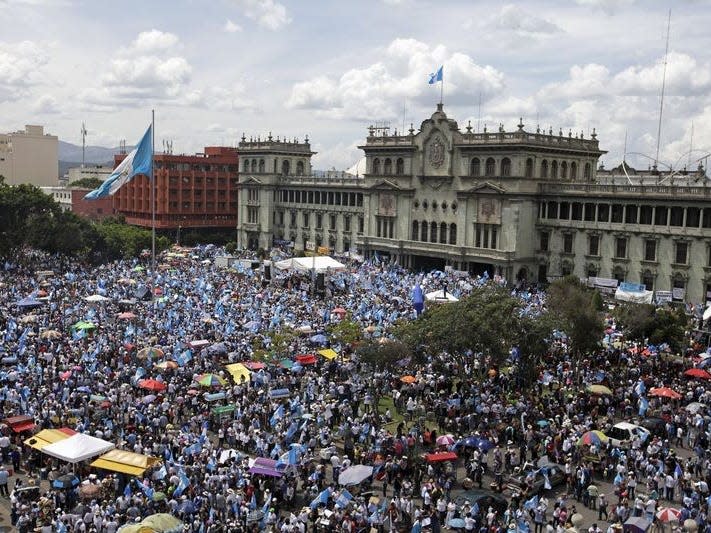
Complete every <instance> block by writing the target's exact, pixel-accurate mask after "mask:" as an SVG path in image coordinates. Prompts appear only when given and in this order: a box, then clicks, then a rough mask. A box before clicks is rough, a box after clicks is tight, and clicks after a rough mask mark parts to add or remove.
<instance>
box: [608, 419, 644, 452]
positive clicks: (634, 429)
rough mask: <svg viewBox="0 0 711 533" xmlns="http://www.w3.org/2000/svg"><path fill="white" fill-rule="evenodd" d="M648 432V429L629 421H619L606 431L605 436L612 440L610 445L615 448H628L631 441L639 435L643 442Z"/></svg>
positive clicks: (630, 445)
mask: <svg viewBox="0 0 711 533" xmlns="http://www.w3.org/2000/svg"><path fill="white" fill-rule="evenodd" d="M649 435H650V432H649V430H648V429H646V428H644V427H642V426H638V425H637V424H631V423H630V422H620V423H618V424H615V425H614V426H612V428H611V429H610V430H609V431H608V432H607V436H608V438H609V439H610V441H611V442H612V445H613V446H615V447H617V448H623V449H626V450H627V449H629V448H631V447H632V441H633V440H634V439H635V438H636V437H639V438H640V440H641V441H642V444H644V443H645V442H646V441H647V439H648V438H649Z"/></svg>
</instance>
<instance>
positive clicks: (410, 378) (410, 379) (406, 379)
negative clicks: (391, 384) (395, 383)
mask: <svg viewBox="0 0 711 533" xmlns="http://www.w3.org/2000/svg"><path fill="white" fill-rule="evenodd" d="M400 381H402V382H403V383H415V382H416V381H417V378H416V377H415V376H402V377H401V378H400Z"/></svg>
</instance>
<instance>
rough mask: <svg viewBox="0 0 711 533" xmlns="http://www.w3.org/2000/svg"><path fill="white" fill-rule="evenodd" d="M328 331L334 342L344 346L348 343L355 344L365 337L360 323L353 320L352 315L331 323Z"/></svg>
mask: <svg viewBox="0 0 711 533" xmlns="http://www.w3.org/2000/svg"><path fill="white" fill-rule="evenodd" d="M326 331H327V332H328V334H329V335H330V336H331V338H332V339H333V341H334V342H336V343H338V344H341V345H343V346H345V345H346V344H350V345H354V344H356V343H358V342H360V341H361V340H362V339H363V331H362V329H361V327H360V325H358V324H357V323H356V322H353V321H352V320H351V319H350V317H346V318H344V319H343V320H340V321H338V322H336V323H335V324H331V325H329V326H328V327H327V328H326Z"/></svg>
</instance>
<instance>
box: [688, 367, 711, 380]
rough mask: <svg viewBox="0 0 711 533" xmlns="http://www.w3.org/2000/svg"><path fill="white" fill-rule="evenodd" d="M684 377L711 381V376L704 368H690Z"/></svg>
mask: <svg viewBox="0 0 711 533" xmlns="http://www.w3.org/2000/svg"><path fill="white" fill-rule="evenodd" d="M684 375H685V376H689V377H690V378H699V379H711V374H709V373H708V372H706V370H704V369H703V368H690V369H689V370H687V371H686V372H684Z"/></svg>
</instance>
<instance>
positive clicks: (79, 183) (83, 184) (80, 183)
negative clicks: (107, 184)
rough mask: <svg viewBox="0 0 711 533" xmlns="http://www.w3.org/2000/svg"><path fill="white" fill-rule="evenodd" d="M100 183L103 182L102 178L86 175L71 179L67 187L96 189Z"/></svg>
mask: <svg viewBox="0 0 711 533" xmlns="http://www.w3.org/2000/svg"><path fill="white" fill-rule="evenodd" d="M102 183H104V180H102V179H99V178H95V177H87V178H81V179H78V180H75V181H72V182H71V183H70V184H69V187H71V188H75V189H97V188H98V187H101V184H102Z"/></svg>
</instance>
